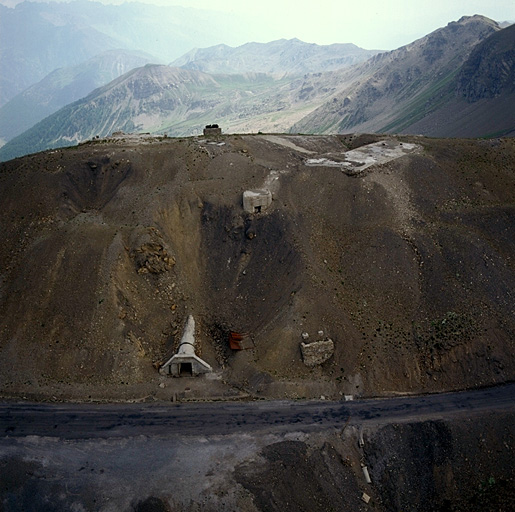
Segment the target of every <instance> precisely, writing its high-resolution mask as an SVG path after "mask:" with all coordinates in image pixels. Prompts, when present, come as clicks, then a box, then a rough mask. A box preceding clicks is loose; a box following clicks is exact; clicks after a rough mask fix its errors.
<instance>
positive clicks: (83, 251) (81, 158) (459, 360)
mask: <svg viewBox="0 0 515 512" xmlns="http://www.w3.org/2000/svg"><path fill="white" fill-rule="evenodd" d="M378 140H380V139H379V138H378V137H376V136H359V137H356V136H348V137H347V136H334V137H330V136H327V137H303V136H274V137H272V138H271V137H268V136H237V135H231V136H224V137H222V138H220V139H217V140H216V141H206V140H204V139H203V138H199V139H196V138H191V139H166V138H165V139H150V138H146V139H137V138H136V139H131V138H125V139H124V138H123V137H118V138H117V139H113V140H110V141H98V142H95V143H91V144H85V145H82V146H79V147H78V148H71V149H67V150H57V151H51V152H47V153H42V154H38V155H32V156H28V157H25V158H22V159H17V160H13V161H11V162H6V163H3V164H1V166H0V194H1V202H2V206H3V207H2V211H1V212H0V223H1V230H2V233H3V243H2V245H1V247H0V268H1V275H0V379H1V389H2V393H3V394H4V396H31V397H42V398H43V397H46V398H50V397H52V396H56V397H61V398H73V399H89V398H91V399H151V398H158V399H167V400H169V399H170V398H172V397H173V396H174V394H175V396H179V398H188V397H192V398H195V397H197V398H198V397H203V396H204V397H207V396H217V397H228V396H238V394H241V393H250V394H251V395H255V396H263V397H280V398H282V397H299V398H302V397H313V396H316V397H319V396H321V395H324V396H327V397H331V398H339V397H341V396H342V395H343V394H353V395H355V394H357V395H378V394H387V393H392V392H420V391H438V390H445V389H456V388H465V387H471V386H477V385H487V384H492V383H496V382H503V381H506V380H510V379H513V376H514V374H515V367H514V362H513V357H512V353H513V340H514V339H515V336H514V333H515V315H514V312H513V304H514V303H515V301H514V297H513V290H514V289H515V272H514V270H515V269H514V266H513V254H514V252H515V251H514V249H515V246H514V240H515V238H514V237H513V233H514V221H513V219H514V218H515V216H514V206H513V205H514V199H515V186H514V183H515V180H514V177H515V169H514V165H513V162H514V161H515V143H514V141H513V140H511V139H506V140H495V141H460V140H432V139H423V138H409V137H404V138H400V139H389V141H390V142H392V141H393V142H394V143H395V144H398V143H399V141H400V142H403V143H409V144H417V147H418V148H419V149H417V150H416V151H413V152H412V153H409V154H405V155H402V156H401V157H400V158H396V159H394V160H390V161H386V162H382V163H380V164H377V165H372V166H370V167H367V168H366V169H365V170H364V171H362V172H352V173H351V172H348V170H346V169H344V168H338V167H335V165H334V163H335V162H336V163H338V162H341V161H343V160H344V153H345V152H347V151H348V150H350V149H355V148H359V147H362V146H363V145H364V144H367V143H372V142H377V141H378ZM390 142H388V143H390ZM393 142H392V143H393ZM308 159H312V160H316V159H320V162H321V163H320V165H313V164H310V165H307V160H308ZM324 159H325V161H326V162H327V161H330V162H332V165H324V164H323V162H324ZM260 188H267V189H269V190H271V191H272V194H273V202H272V205H271V206H270V207H269V208H268V209H266V210H264V211H262V212H261V213H255V214H251V213H246V212H244V211H243V208H242V194H243V192H244V191H245V190H247V189H260ZM188 314H193V315H194V317H195V319H196V323H197V326H198V328H197V340H198V352H199V355H200V356H201V357H203V358H204V359H205V360H206V361H207V362H208V363H209V364H210V365H211V366H213V368H214V374H212V375H210V376H207V377H204V378H197V379H171V378H168V379H167V378H165V377H161V376H159V374H158V372H157V369H156V367H157V366H158V365H159V364H160V363H162V362H163V361H165V360H166V359H167V358H168V357H170V356H171V355H172V354H173V351H174V349H175V348H176V346H177V343H178V341H179V339H180V337H181V334H182V328H183V325H184V322H185V320H186V316H187V315H188ZM230 330H234V331H238V332H246V333H249V335H250V337H251V338H252V340H253V343H254V348H252V349H251V350H245V351H240V352H234V351H231V350H230V349H229V346H228V333H229V331H230ZM320 331H321V333H320V334H319V332H320ZM302 333H308V335H309V338H308V340H309V341H314V340H317V339H325V338H326V337H329V338H331V339H332V340H333V341H334V347H335V351H334V355H333V356H332V357H331V358H330V359H329V360H328V361H326V362H325V363H323V364H322V365H321V366H317V367H315V368H308V367H306V366H305V365H304V364H303V362H302V358H301V352H300V348H299V345H300V342H301V341H302V340H303V338H302V337H301V334H302Z"/></svg>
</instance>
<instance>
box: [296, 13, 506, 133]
mask: <svg viewBox="0 0 515 512" xmlns="http://www.w3.org/2000/svg"><path fill="white" fill-rule="evenodd" d="M499 30H500V28H499V26H498V25H497V24H496V23H495V22H493V21H492V20H489V19H488V18H485V17H483V16H471V17H463V18H462V19H460V20H459V21H458V22H452V23H449V24H448V25H447V26H446V27H444V28H441V29H438V30H436V31H435V32H433V33H431V34H429V35H428V36H426V37H424V38H422V39H419V40H418V41H415V42H414V43H411V44H410V45H407V46H404V47H402V48H399V49H397V50H394V51H392V52H388V53H383V54H380V55H378V56H376V57H373V58H372V59H370V60H369V61H368V62H366V63H365V64H363V65H361V69H360V71H359V73H355V75H354V76H348V77H347V79H346V77H345V76H343V81H344V83H345V87H343V88H342V90H341V91H340V92H339V93H338V95H336V96H335V97H334V98H332V99H331V100H330V101H328V102H327V103H326V104H324V105H323V106H321V107H320V108H318V109H317V110H315V111H314V112H313V113H311V114H309V115H308V116H307V117H306V118H305V119H303V120H301V121H300V122H299V123H297V124H295V125H294V126H293V128H292V130H291V131H292V132H304V133H305V132H307V133H320V132H322V133H335V132H336V133H342V132H345V131H354V130H355V131H373V132H392V133H395V132H397V133H398V132H402V131H406V130H407V131H409V132H410V133H413V131H411V129H410V127H411V126H412V125H414V124H415V123H416V122H417V121H420V120H423V119H424V118H426V117H427V116H429V115H431V114H432V113H434V112H435V111H437V110H439V109H440V108H441V109H442V112H445V108H446V105H447V103H448V102H449V101H452V100H454V96H455V92H454V88H453V87H452V86H450V84H453V83H455V82H454V81H455V80H456V77H457V75H458V73H459V72H460V69H461V66H463V65H464V64H465V62H466V61H467V59H468V57H469V55H470V52H471V51H472V49H473V48H474V47H475V46H476V45H477V44H479V43H481V42H482V41H484V40H485V39H487V38H488V37H489V36H491V35H493V34H495V33H496V32H498V31H499ZM419 129H421V128H420V127H419ZM436 131H438V130H436ZM415 133H425V131H423V130H422V131H418V132H415ZM440 135H443V134H440ZM446 135H448V134H446Z"/></svg>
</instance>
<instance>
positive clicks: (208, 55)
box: [171, 39, 379, 74]
mask: <svg viewBox="0 0 515 512" xmlns="http://www.w3.org/2000/svg"><path fill="white" fill-rule="evenodd" d="M377 53H379V50H365V49H363V48H360V47H358V46H356V45H354V44H351V43H347V44H331V45H317V44H310V43H305V42H303V41H300V40H299V39H289V40H287V39H279V40H277V41H272V42H270V43H246V44H244V45H241V46H238V47H236V48H233V47H230V46H227V45H224V44H220V45H217V46H212V47H210V48H195V49H193V50H191V51H190V52H188V53H186V54H185V55H183V56H182V57H180V58H179V59H177V60H175V61H174V62H172V64H171V65H172V66H177V67H183V68H186V69H195V70H199V71H204V72H206V73H236V74H238V73H246V72H261V73H279V74H283V73H292V74H304V73H318V72H323V71H331V70H335V69H340V68H345V67H348V66H352V65H354V64H358V63H360V62H363V61H365V60H367V59H368V58H370V57H372V56H373V55H376V54H377Z"/></svg>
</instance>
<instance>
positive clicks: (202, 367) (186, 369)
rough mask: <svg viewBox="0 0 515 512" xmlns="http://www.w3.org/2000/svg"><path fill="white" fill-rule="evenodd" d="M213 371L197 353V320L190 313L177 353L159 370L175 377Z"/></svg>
mask: <svg viewBox="0 0 515 512" xmlns="http://www.w3.org/2000/svg"><path fill="white" fill-rule="evenodd" d="M212 371H213V369H212V368H211V366H210V365H209V364H207V363H206V362H205V361H204V360H202V359H200V357H198V356H197V355H196V354H195V320H194V319H193V316H191V315H190V316H189V317H188V320H187V322H186V327H185V328H184V334H183V335H182V338H181V342H180V343H179V348H178V350H177V353H176V354H175V355H174V356H172V357H171V358H170V359H169V360H168V361H167V362H166V363H165V364H164V365H163V366H161V368H160V369H159V372H160V373H161V374H163V375H172V376H173V377H191V376H196V375H200V374H202V373H210V372H212Z"/></svg>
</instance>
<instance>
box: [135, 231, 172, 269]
mask: <svg viewBox="0 0 515 512" xmlns="http://www.w3.org/2000/svg"><path fill="white" fill-rule="evenodd" d="M135 238H136V240H135V246H136V247H135V249H133V251H132V257H133V258H134V261H135V263H136V266H137V268H138V274H146V273H149V272H150V273H151V274H160V273H162V272H167V271H168V270H170V269H171V268H172V267H173V266H174V265H175V259H174V258H173V256H171V255H170V254H169V253H168V251H167V249H166V248H165V243H164V240H163V238H162V236H161V234H160V233H159V231H158V230H157V229H156V228H148V229H147V230H145V231H144V232H143V233H141V234H139V235H137V236H136V237H135Z"/></svg>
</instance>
